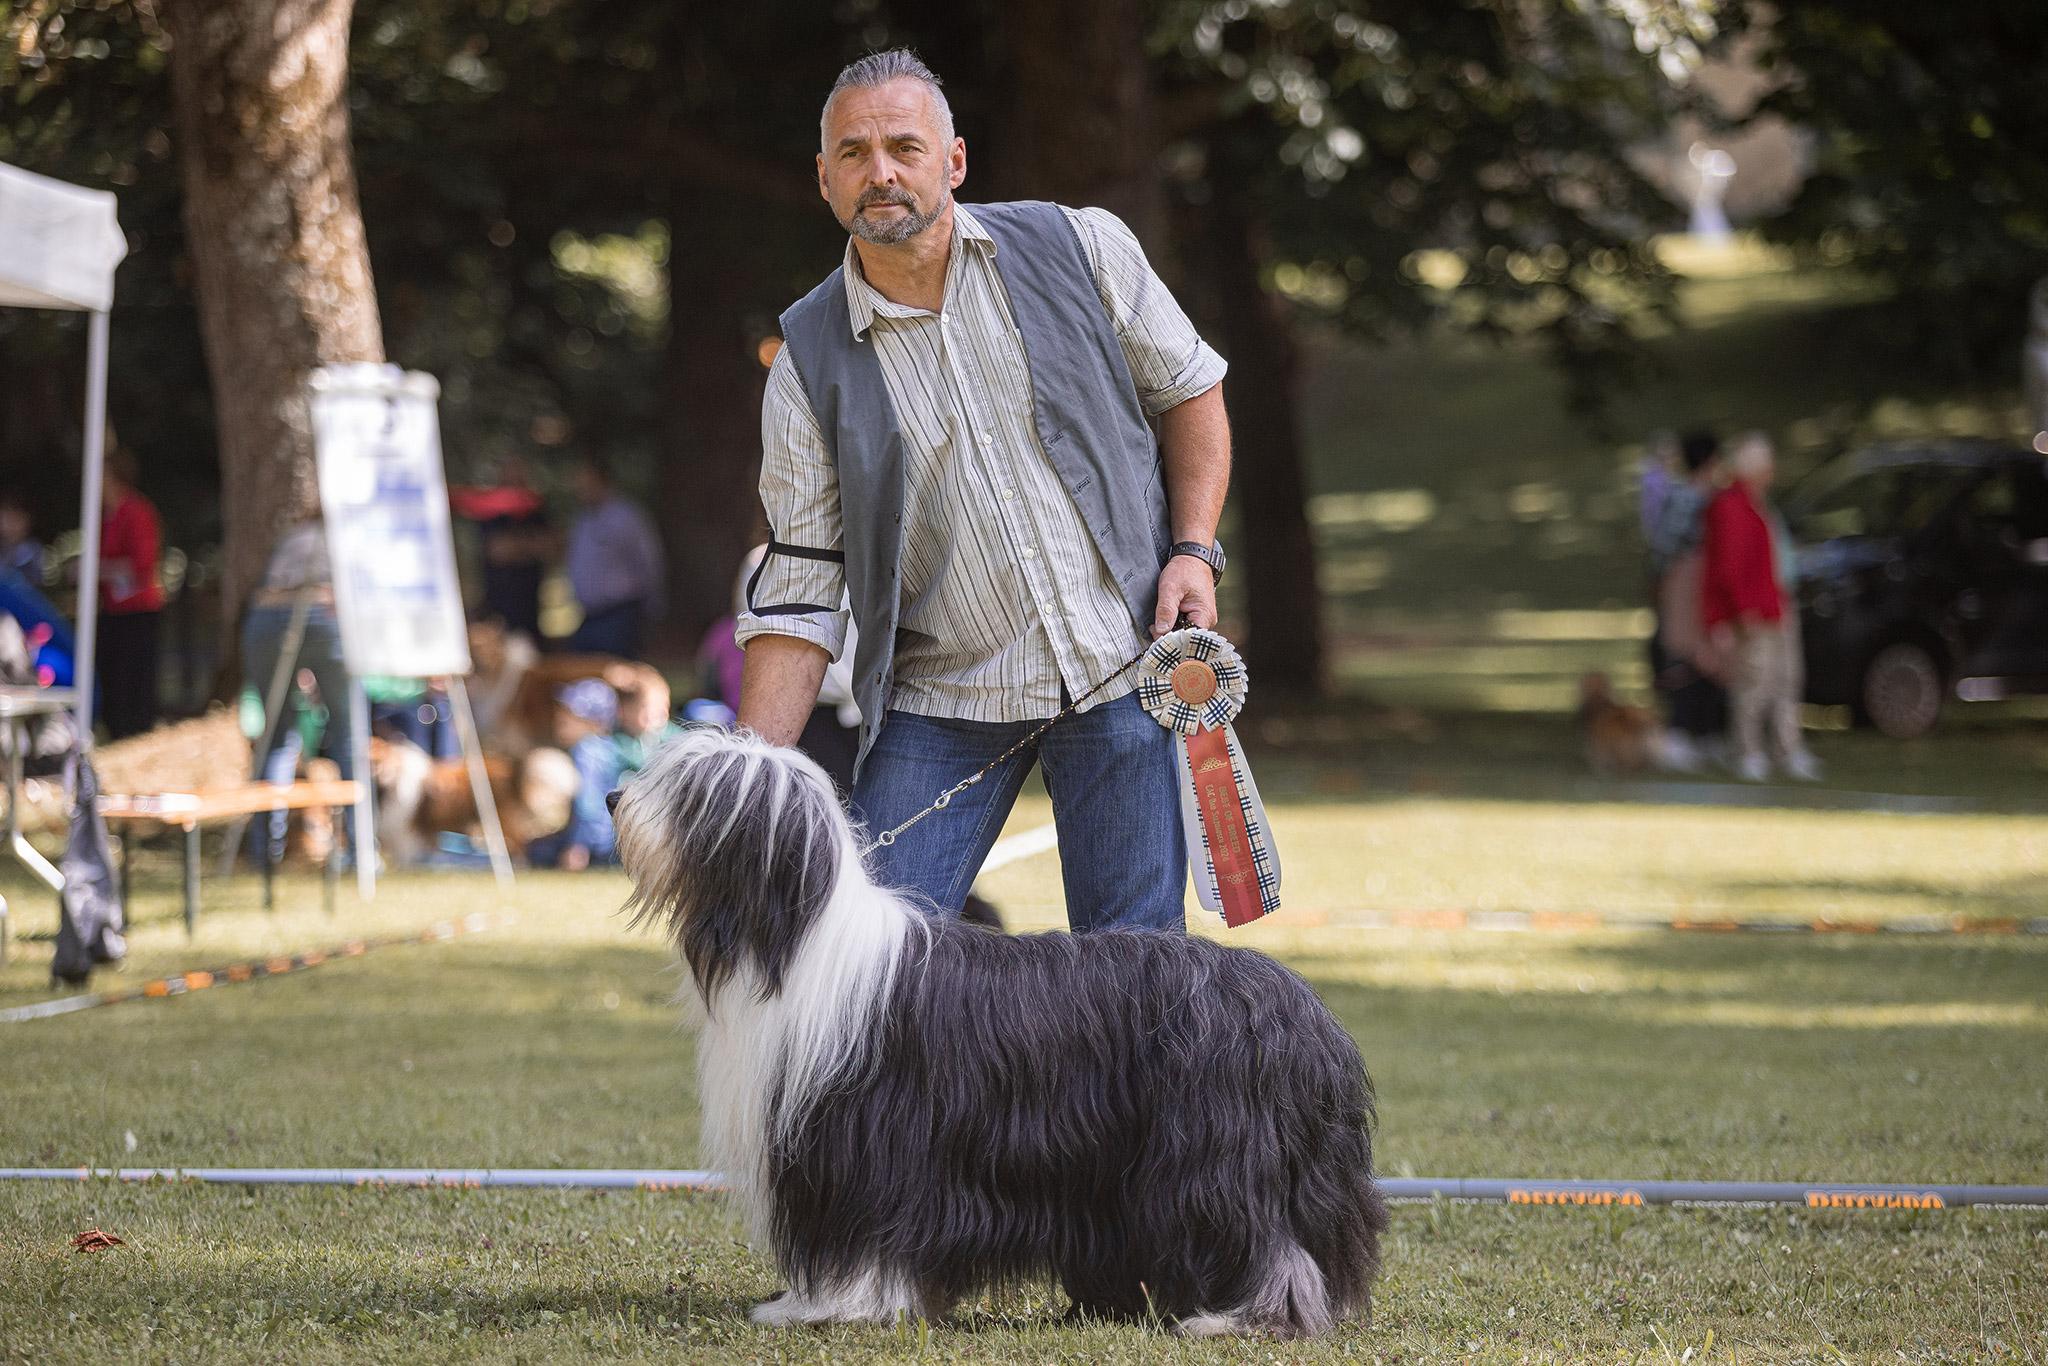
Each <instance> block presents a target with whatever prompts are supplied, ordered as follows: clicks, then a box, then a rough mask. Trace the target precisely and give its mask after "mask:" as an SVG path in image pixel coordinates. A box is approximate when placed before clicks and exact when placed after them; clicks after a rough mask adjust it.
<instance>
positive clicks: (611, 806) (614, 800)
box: [604, 787, 622, 816]
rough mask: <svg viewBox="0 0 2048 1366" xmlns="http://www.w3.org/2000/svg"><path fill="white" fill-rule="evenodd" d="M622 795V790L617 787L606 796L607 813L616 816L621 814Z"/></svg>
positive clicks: (605, 806) (605, 807)
mask: <svg viewBox="0 0 2048 1366" xmlns="http://www.w3.org/2000/svg"><path fill="white" fill-rule="evenodd" d="M621 795H622V790H621V789H619V788H616V787H615V788H613V789H612V790H611V791H609V792H607V793H605V794H604V809H605V811H606V812H607V813H609V814H611V815H614V816H616V815H618V814H619V797H620V796H621Z"/></svg>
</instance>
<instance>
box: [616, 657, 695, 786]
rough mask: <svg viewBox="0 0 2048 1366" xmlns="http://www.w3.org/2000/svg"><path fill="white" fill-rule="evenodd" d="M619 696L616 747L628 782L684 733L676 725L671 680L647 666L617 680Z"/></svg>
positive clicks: (620, 676) (620, 765)
mask: <svg viewBox="0 0 2048 1366" xmlns="http://www.w3.org/2000/svg"><path fill="white" fill-rule="evenodd" d="M613 683H614V686H613V691H614V692H615V693H617V694H618V699H619V718H618V724H617V725H616V726H615V727H614V728H613V730H612V744H613V745H614V746H615V747H616V748H617V750H618V752H619V776H620V778H621V779H622V780H623V779H624V778H626V777H628V776H630V775H632V774H635V773H638V772H639V771H640V770H641V769H643V768H645V767H647V760H648V759H649V758H650V757H651V756H652V755H653V753H654V751H655V750H657V749H659V748H661V747H662V746H663V745H665V744H667V743H668V742H669V741H671V740H673V739H675V738H676V737H677V736H678V735H681V734H682V733H683V728H682V727H681V726H679V725H677V724H676V722H675V714H674V713H675V699H674V696H673V695H672V694H671V693H670V692H669V686H668V680H667V679H665V678H663V677H662V676H661V675H660V674H658V673H656V672H655V671H654V670H653V669H651V668H648V667H647V666H646V665H644V664H643V665H639V666H637V667H635V668H633V669H631V670H625V671H622V672H620V673H618V674H617V675H616V676H615V677H614V679H613Z"/></svg>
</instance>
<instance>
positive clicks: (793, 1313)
mask: <svg viewBox="0 0 2048 1366" xmlns="http://www.w3.org/2000/svg"><path fill="white" fill-rule="evenodd" d="M747 1318H748V1319H749V1320H751V1321H752V1322H754V1323H755V1324H758V1325H759V1326H761V1327H763V1328H783V1327H787V1326H788V1325H790V1324H792V1323H802V1322H804V1316H803V1312H802V1306H801V1305H800V1304H799V1303H798V1302H797V1297H796V1296H795V1295H793V1294H791V1293H790V1292H789V1291H787V1290H785V1291H783V1292H782V1293H781V1294H780V1295H772V1296H770V1297H769V1298H767V1299H765V1300H762V1301H761V1302H760V1303H759V1304H757V1305H755V1306H754V1307H753V1308H752V1309H749V1310H748V1311H747Z"/></svg>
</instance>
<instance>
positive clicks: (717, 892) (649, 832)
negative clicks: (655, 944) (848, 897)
mask: <svg viewBox="0 0 2048 1366" xmlns="http://www.w3.org/2000/svg"><path fill="white" fill-rule="evenodd" d="M612 820H613V822H614V824H616V825H617V827H618V832H619V858H620V861H621V862H622V863H624V865H625V868H626V872H627V874H628V875H629V876H630V877H631V878H632V879H633V895H632V897H631V899H630V900H628V901H627V903H626V907H627V910H628V911H629V912H631V914H632V917H633V923H634V924H635V925H638V924H642V923H646V922H654V923H658V924H660V925H661V926H662V928H663V929H664V930H665V931H666V932H667V933H668V935H669V937H670V938H672V939H673V940H674V941H675V944H676V948H677V950H678V951H679V952H680V953H681V954H682V956H683V959H684V961H685V962H687V963H688V964H689V965H690V971H691V973H692V975H694V976H695V978H696V980H697V989H698V990H699V992H701V993H702V994H703V996H704V998H705V999H706V1000H709V999H711V997H712V995H713V993H715V992H716V991H717V989H718V988H719V987H720V986H722V985H724V984H725V982H726V981H727V980H728V979H729V978H731V977H732V975H733V974H734V973H735V972H738V971H739V970H740V969H742V968H743V967H744V968H751V969H752V971H753V973H754V975H755V980H756V982H757V983H758V988H759V990H760V991H762V992H763V993H764V994H772V993H774V992H777V991H780V990H781V989H782V978H783V973H784V970H785V969H786V968H787V967H788V966H789V963H790V961H791V959H792V958H793V957H794V956H795V954H796V952H797V950H798V948H799V947H800V946H801V945H802V943H803V940H804V936H805V935H806V934H808V933H809V932H810V931H811V929H812V927H813V926H814V925H815V924H816V923H817V920H818V917H819V916H820V915H821V914H822V913H823V911H824V909H825V906H826V903H827V902H828V901H830V899H831V897H832V893H833V889H834V888H835V887H836V886H837V885H838V882H839V877H840V873H841V870H842V869H843V868H848V867H853V868H857V867H858V862H859V860H858V855H857V854H856V852H855V850H854V846H853V835H852V830H851V827H850V826H849V825H848V823H847V820H846V816H845V814H844V813H843V812H842V811H841V810H840V806H839V794H838V791H837V790H836V789H835V788H834V787H833V786H832V780H831V779H830V778H829V777H827V776H826V774H825V771H824V770H823V769H821V768H819V767H818V766H817V765H816V764H815V763H813V762H812V761H811V760H810V759H809V758H807V757H805V756H804V755H803V754H801V753H799V752H798V751H796V750H793V749H784V748H781V747H778V746H775V745H771V744H769V743H768V742H767V741H765V740H762V739H761V738H760V737H759V736H756V735H754V734H753V733H752V732H749V731H741V732H738V733H736V734H735V733H728V732H726V731H722V730H719V729H716V728H714V727H710V726H705V727H696V728H692V729H689V730H687V731H685V732H684V733H683V734H682V735H681V736H680V737H678V738H677V739H674V740H672V741H670V742H669V743H668V744H666V745H663V746H661V747H660V748H659V749H657V750H656V751H655V753H654V757H653V759H652V760H651V761H650V762H649V764H648V766H647V767H646V768H645V769H644V770H642V771H641V772H640V774H639V775H638V776H636V777H635V778H634V779H633V780H632V781H631V782H630V783H629V784H628V785H627V786H626V787H625V788H623V789H622V790H621V791H619V792H617V793H614V794H613V800H612Z"/></svg>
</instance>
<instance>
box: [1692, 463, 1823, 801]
mask: <svg viewBox="0 0 2048 1366" xmlns="http://www.w3.org/2000/svg"><path fill="white" fill-rule="evenodd" d="M1774 467H1775V461H1774V459H1773V456H1772V453H1771V443H1770V441H1769V440H1768V438H1766V437H1764V436H1763V435H1762V434H1761V433H1755V434H1752V435H1750V436H1747V437H1745V438H1743V439H1742V440H1741V441H1739V442H1738V443H1737V444H1736V446H1735V450H1734V453H1733V455H1732V456H1731V457H1730V459H1729V468H1730V472H1731V473H1732V474H1733V476H1734V478H1733V480H1732V481H1731V482H1730V483H1729V485H1728V486H1727V487H1726V488H1724V489H1722V490H1721V492H1720V493H1719V494H1717V495H1716V496H1715V498H1714V501H1713V502H1712V503H1711V504H1710V505H1709V506H1708V508H1707V518H1706V541H1705V552H1706V562H1705V566H1704V570H1703V573H1702V575H1701V582H1700V619H1701V623H1702V625H1704V627H1705V628H1706V631H1707V635H1708V638H1709V639H1710V640H1711V641H1712V642H1713V645H1714V654H1715V655H1716V656H1717V657H1718V658H1719V660H1720V661H1721V663H1722V667H1723V668H1724V669H1725V670H1726V672H1727V674H1728V676H1729V701H1730V712H1731V718H1730V719H1731V722H1732V729H1733V731H1734V740H1735V751H1736V752H1735V771H1736V773H1737V774H1738V775H1739V776H1740V777H1742V778H1744V779H1747V780H1748V781H1750V782H1763V781H1764V780H1766V779H1767V778H1769V777H1770V776H1771V762H1770V758H1769V755H1768V754H1767V753H1766V750H1765V740H1766V732H1768V738H1769V741H1770V743H1771V744H1772V745H1773V746H1774V747H1775V748H1776V749H1777V751H1778V757H1779V759H1780V761H1781V762H1782V763H1783V764H1784V766H1785V771H1786V772H1787V773H1788V774H1790V775H1791V776H1792V777H1794V778H1799V779H1801V780H1804V781H1808V782H1811V781H1813V780H1815V779H1817V778H1819V777H1820V765H1819V764H1818V763H1817V762H1816V761H1815V760H1814V757H1813V755H1812V754H1811V753H1809V752H1808V750H1807V748H1806V743H1805V741H1804V739H1803V738H1802V737H1801V735H1800V732H1799V695H1800V692H1801V689H1802V678H1801V675H1802V670H1801V667H1800V666H1801V659H1800V642H1799V630H1798V622H1797V618H1796V616H1795V614H1794V610H1793V600H1792V597H1791V594H1790V593H1788V592H1787V591H1786V584H1787V583H1788V582H1790V579H1791V574H1790V569H1791V565H1790V563H1789V558H1788V557H1789V555H1790V551H1791V547H1790V545H1789V543H1788V541H1787V539H1786V537H1785V536H1784V534H1783V530H1782V527H1781V525H1780V524H1779V522H1778V518H1777V514H1776V513H1774V512H1772V511H1771V509H1770V504H1769V502H1768V501H1767V494H1768V493H1769V490H1770V487H1771V476H1772V474H1773V472H1774Z"/></svg>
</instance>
